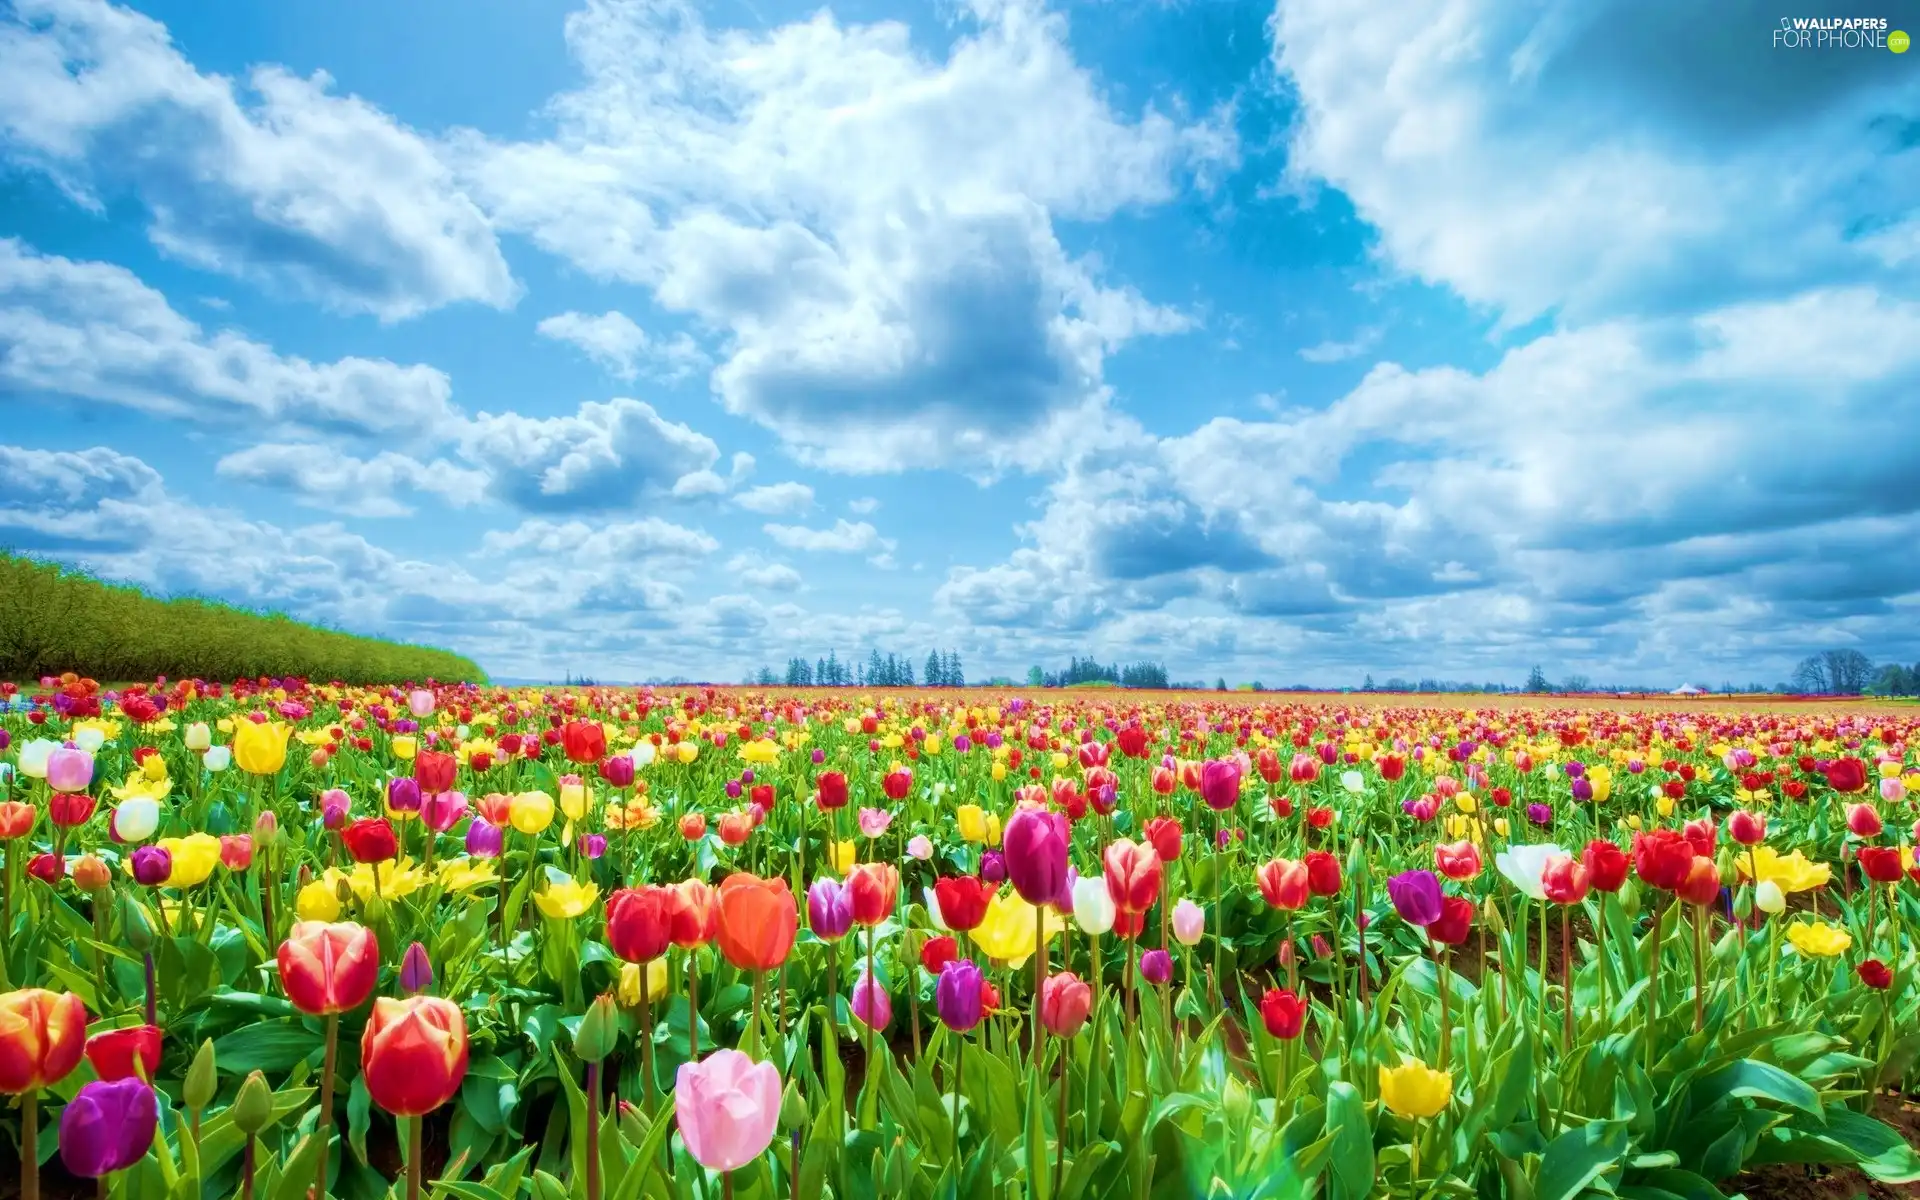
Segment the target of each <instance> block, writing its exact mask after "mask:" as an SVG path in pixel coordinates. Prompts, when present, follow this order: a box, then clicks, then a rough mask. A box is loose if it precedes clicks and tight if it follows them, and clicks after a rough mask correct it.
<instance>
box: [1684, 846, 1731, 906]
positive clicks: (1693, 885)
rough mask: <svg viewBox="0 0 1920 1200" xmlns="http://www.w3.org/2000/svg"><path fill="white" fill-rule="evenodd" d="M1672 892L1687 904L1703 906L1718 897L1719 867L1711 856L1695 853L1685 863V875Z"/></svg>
mask: <svg viewBox="0 0 1920 1200" xmlns="http://www.w3.org/2000/svg"><path fill="white" fill-rule="evenodd" d="M1674 894H1675V895H1677V896H1679V897H1680V898H1681V899H1682V900H1685V901H1686V902H1687V903H1688V904H1694V905H1698V906H1700V907H1701V908H1705V907H1706V906H1707V905H1709V904H1712V903H1713V902H1714V901H1715V900H1717V899H1719V898H1720V868H1719V867H1717V866H1715V865H1714V861H1713V860H1712V859H1711V858H1707V857H1705V856H1704V855H1696V856H1695V857H1694V859H1693V861H1692V862H1691V863H1689V864H1688V865H1687V877H1686V879H1685V880H1684V881H1683V882H1682V883H1681V884H1680V886H1679V887H1677V888H1675V889H1674Z"/></svg>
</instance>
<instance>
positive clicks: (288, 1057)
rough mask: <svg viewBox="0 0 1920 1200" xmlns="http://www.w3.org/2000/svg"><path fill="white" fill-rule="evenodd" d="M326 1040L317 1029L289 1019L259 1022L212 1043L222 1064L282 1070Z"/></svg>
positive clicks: (311, 1052) (302, 1058) (321, 1045)
mask: <svg viewBox="0 0 1920 1200" xmlns="http://www.w3.org/2000/svg"><path fill="white" fill-rule="evenodd" d="M325 1044H326V1039H325V1036H324V1035H323V1034H321V1033H320V1031H319V1030H316V1029H310V1028H308V1027H307V1026H306V1025H304V1024H302V1023H301V1022H299V1021H296V1020H293V1019H291V1018H281V1019H278V1020H272V1021H260V1022H257V1023H255V1024H252V1025H248V1026H246V1027H244V1028H241V1029H236V1030H234V1031H233V1032H232V1033H229V1034H227V1035H226V1036H225V1037H222V1038H219V1039H217V1040H216V1041H215V1042H214V1043H213V1049H214V1053H215V1054H217V1055H219V1057H220V1060H221V1061H222V1062H230V1063H244V1064H245V1065H246V1066H247V1067H248V1068H249V1069H255V1068H257V1069H259V1070H262V1071H284V1070H287V1069H288V1068H289V1067H291V1066H293V1064H295V1063H297V1062H300V1061H302V1060H304V1059H306V1058H308V1057H309V1056H311V1055H312V1054H314V1053H315V1052H316V1051H318V1050H320V1049H322V1048H323V1047H324V1046H325Z"/></svg>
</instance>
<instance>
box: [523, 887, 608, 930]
mask: <svg viewBox="0 0 1920 1200" xmlns="http://www.w3.org/2000/svg"><path fill="white" fill-rule="evenodd" d="M599 898H600V888H599V887H598V886H597V885H595V884H591V883H581V882H580V881H579V880H577V879H568V880H566V881H564V882H561V881H558V880H555V881H550V882H548V884H547V886H546V887H545V888H544V889H542V890H541V891H538V892H535V893H534V894H533V902H534V904H536V905H538V906H539V908H540V911H541V912H542V913H544V914H546V915H547V916H548V917H551V918H552V919H553V920H556V921H571V920H572V919H573V918H575V917H577V916H579V915H581V914H582V913H584V912H586V911H587V910H588V909H590V908H592V907H593V902H594V901H596V900H598V899H599Z"/></svg>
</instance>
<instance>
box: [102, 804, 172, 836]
mask: <svg viewBox="0 0 1920 1200" xmlns="http://www.w3.org/2000/svg"><path fill="white" fill-rule="evenodd" d="M158 828H160V804H159V802H158V801H156V800H151V799H148V798H147V797H145V796H135V797H134V798H133V799H131V800H123V801H121V802H120V805H119V807H117V808H115V809H114V810H113V831H114V833H116V834H118V835H119V837H120V840H121V841H123V842H144V841H146V840H147V839H148V838H150V837H152V836H153V831H154V830H156V829H158Z"/></svg>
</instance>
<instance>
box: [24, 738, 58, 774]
mask: <svg viewBox="0 0 1920 1200" xmlns="http://www.w3.org/2000/svg"><path fill="white" fill-rule="evenodd" d="M59 748H60V743H59V742H54V741H48V740H47V739H46V738H34V739H33V740H32V741H30V742H28V743H26V744H25V745H23V746H21V747H20V773H21V774H22V775H25V776H26V777H27V778H29V779H45V778H46V777H47V758H48V756H49V755H51V754H52V753H53V752H54V751H55V750H58V749H59Z"/></svg>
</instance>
